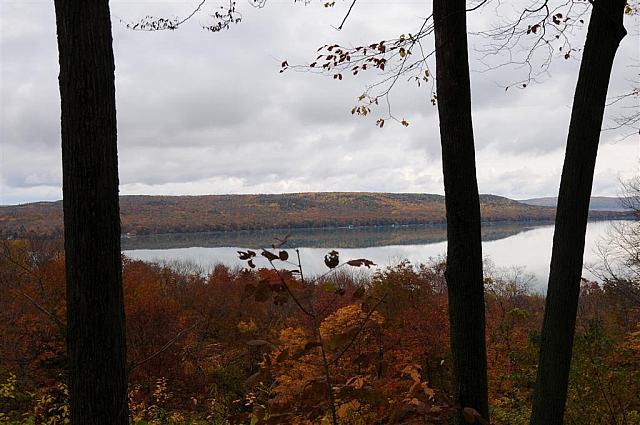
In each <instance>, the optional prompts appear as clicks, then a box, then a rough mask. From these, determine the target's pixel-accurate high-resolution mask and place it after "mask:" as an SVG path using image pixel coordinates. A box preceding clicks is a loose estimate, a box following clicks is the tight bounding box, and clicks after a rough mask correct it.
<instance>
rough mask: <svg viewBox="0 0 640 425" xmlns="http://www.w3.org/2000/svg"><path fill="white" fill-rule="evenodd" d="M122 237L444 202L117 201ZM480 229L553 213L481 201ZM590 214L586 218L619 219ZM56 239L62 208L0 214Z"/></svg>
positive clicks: (345, 220)
mask: <svg viewBox="0 0 640 425" xmlns="http://www.w3.org/2000/svg"><path fill="white" fill-rule="evenodd" d="M120 207H121V212H120V215H121V221H122V231H123V233H130V234H138V235H146V234H163V233H195V232H210V231H231V230H256V229H272V228H312V227H343V226H388V225H392V224H396V225H404V224H432V223H444V222H445V206H444V197H443V196H440V195H429V194H413V193H411V194H409V193H355V192H316V193H296V194H281V195H210V196H122V197H121V201H120ZM481 209H482V219H483V221H485V222H494V221H521V220H552V219H553V218H554V215H555V209H554V208H551V207H542V206H532V205H526V204H523V203H520V202H517V201H514V200H511V199H507V198H503V197H500V196H494V195H482V196H481ZM619 216H620V213H619V212H618V213H612V212H606V211H604V212H603V211H600V212H594V213H593V214H592V218H595V219H605V218H615V217H619ZM30 231H35V232H38V233H46V234H48V235H59V234H61V232H62V202H61V201H58V202H36V203H31V204H25V205H15V206H2V207H0V234H2V235H3V236H5V237H6V236H20V235H23V234H26V233H28V232H30Z"/></svg>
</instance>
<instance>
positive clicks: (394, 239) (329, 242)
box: [122, 221, 610, 289]
mask: <svg viewBox="0 0 640 425" xmlns="http://www.w3.org/2000/svg"><path fill="white" fill-rule="evenodd" d="M609 223H610V222H609V221H600V222H590V223H589V225H588V228H587V238H586V248H585V263H589V262H595V261H597V260H598V257H597V255H596V253H595V247H596V244H597V241H598V240H600V239H601V238H602V237H603V236H604V234H605V231H606V229H607V227H608V226H609ZM482 232H483V254H484V255H485V256H489V257H490V258H491V260H492V262H493V263H494V264H495V265H496V266H497V267H504V268H508V267H511V266H525V267H526V271H527V272H529V273H533V274H534V275H535V281H534V286H535V287H536V288H537V289H542V288H544V287H545V286H546V282H547V278H548V273H549V263H550V260H551V245H552V240H553V225H552V224H550V223H544V224H542V223H531V222H528V223H509V224H493V225H486V226H483V228H482ZM284 234H291V236H290V237H289V240H290V246H291V247H295V248H299V252H300V257H301V262H302V265H303V269H304V271H305V273H306V274H308V275H317V274H321V273H324V272H325V271H326V270H327V268H326V266H325V265H324V261H323V259H324V256H325V254H326V253H327V251H328V250H331V249H336V250H338V251H339V252H340V258H341V260H342V261H346V260H349V259H354V258H367V259H369V260H372V261H373V262H375V263H376V264H378V265H379V266H381V267H385V266H387V265H390V264H397V263H398V262H399V261H401V260H404V259H407V260H409V261H411V262H412V263H414V264H418V263H423V262H427V261H431V260H433V259H436V258H439V257H444V255H445V253H446V237H445V236H446V230H445V227H444V226H402V227H394V228H392V227H377V228H344V229H314V230H308V229H305V230H291V231H290V230H284V231H282V232H280V231H274V230H265V231H258V232H255V231H253V232H220V233H211V234H196V235H150V236H144V237H135V238H134V237H131V238H124V239H123V241H122V242H123V249H125V254H126V255H127V256H128V257H130V258H134V259H141V260H146V261H153V260H165V261H172V260H190V261H195V262H196V263H198V264H200V265H201V266H202V267H204V268H205V269H207V268H209V267H211V266H212V265H215V264H217V263H223V264H226V265H229V266H238V267H244V266H245V265H246V264H245V263H244V262H242V261H240V260H239V259H238V254H237V251H238V250H245V249H254V250H256V249H259V248H261V247H269V245H270V244H271V243H272V242H273V241H274V239H273V238H274V237H283V236H284ZM293 257H294V256H293V255H292V258H293ZM260 260H263V259H262V258H258V261H256V263H257V264H258V266H260V265H266V264H267V262H266V260H264V261H260ZM289 267H293V266H292V265H289ZM583 274H584V275H585V277H587V278H591V279H592V278H594V276H592V275H590V274H589V273H588V272H587V271H586V270H585V271H584V272H583Z"/></svg>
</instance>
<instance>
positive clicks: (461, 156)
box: [433, 0, 489, 423]
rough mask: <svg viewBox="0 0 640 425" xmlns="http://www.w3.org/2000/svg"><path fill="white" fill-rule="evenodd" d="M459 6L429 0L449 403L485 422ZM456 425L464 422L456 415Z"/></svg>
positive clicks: (478, 256) (478, 264) (452, 0)
mask: <svg viewBox="0 0 640 425" xmlns="http://www.w3.org/2000/svg"><path fill="white" fill-rule="evenodd" d="M465 8H466V5H465V1H464V0H434V2H433V16H434V26H435V39H436V72H437V74H436V75H437V78H436V81H437V90H438V114H439V118H440V140H441V144H442V166H443V173H444V189H445V202H446V208H447V269H446V272H445V277H446V280H447V288H448V292H449V321H450V323H451V354H452V361H453V391H454V401H455V403H456V404H457V405H458V406H459V407H460V408H465V407H471V408H474V409H476V410H477V411H478V412H479V413H480V415H482V417H483V418H484V419H485V420H487V421H488V420H489V408H488V401H487V357H486V343H485V315H484V314H485V313H484V282H483V276H482V245H481V237H480V200H479V196H478V183H477V180H476V164H475V147H474V141H473V125H472V121H471V87H470V81H469V58H468V51H467V29H466V11H465ZM456 421H457V423H464V421H463V418H462V415H461V414H458V415H457V418H456Z"/></svg>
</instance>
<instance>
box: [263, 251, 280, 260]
mask: <svg viewBox="0 0 640 425" xmlns="http://www.w3.org/2000/svg"><path fill="white" fill-rule="evenodd" d="M262 256H263V257H265V258H266V259H267V260H269V261H273V260H278V259H280V257H278V256H277V255H276V254H274V253H273V252H271V251H267V250H266V249H263V250H262Z"/></svg>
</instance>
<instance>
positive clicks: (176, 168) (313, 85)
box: [0, 0, 640, 205]
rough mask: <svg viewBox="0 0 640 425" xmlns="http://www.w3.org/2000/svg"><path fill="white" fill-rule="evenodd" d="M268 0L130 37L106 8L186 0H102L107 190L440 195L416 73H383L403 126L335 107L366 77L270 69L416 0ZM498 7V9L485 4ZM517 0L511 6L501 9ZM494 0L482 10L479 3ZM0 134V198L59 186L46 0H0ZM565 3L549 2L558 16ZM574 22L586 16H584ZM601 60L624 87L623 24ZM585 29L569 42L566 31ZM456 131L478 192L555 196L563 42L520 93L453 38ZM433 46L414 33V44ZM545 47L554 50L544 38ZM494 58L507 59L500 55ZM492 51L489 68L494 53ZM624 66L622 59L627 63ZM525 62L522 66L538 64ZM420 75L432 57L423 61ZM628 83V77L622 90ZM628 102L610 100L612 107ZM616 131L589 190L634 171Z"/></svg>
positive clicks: (180, 5)
mask: <svg viewBox="0 0 640 425" xmlns="http://www.w3.org/2000/svg"><path fill="white" fill-rule="evenodd" d="M322 3H323V2H322V1H320V0H317V1H312V2H311V3H310V4H308V5H306V6H305V5H304V4H301V3H297V4H294V3H293V1H292V0H286V1H283V0H268V2H267V4H266V6H265V7H264V8H262V9H256V8H254V7H252V6H251V5H250V4H249V3H248V2H247V1H246V0H245V1H243V0H240V1H239V2H238V4H237V10H238V11H239V12H240V13H242V22H241V23H240V24H238V25H235V26H232V27H231V28H230V29H229V30H228V31H223V32H221V33H210V32H207V31H205V30H203V29H201V26H202V25H207V24H211V23H213V22H214V20H213V19H211V18H210V17H209V15H210V14H213V13H215V11H216V10H217V8H218V7H219V6H221V5H224V2H220V1H212V0H208V2H207V3H206V4H205V6H204V7H203V9H202V11H201V12H200V13H198V14H196V15H195V16H194V17H193V18H192V19H191V20H190V21H188V22H186V23H185V24H183V25H182V26H181V27H180V29H179V30H177V31H175V32H155V33H149V32H134V31H130V30H128V29H126V27H125V25H124V24H123V23H122V22H121V21H120V19H122V20H125V21H135V20H137V19H140V18H143V17H144V16H145V15H154V16H165V17H174V16H177V17H179V18H182V17H185V16H187V15H188V14H189V13H190V12H191V11H192V10H193V9H194V7H195V6H197V4H198V0H193V1H170V2H157V1H136V2H129V1H112V2H111V12H112V25H113V37H114V51H115V59H116V92H117V108H118V145H119V164H120V191H121V194H125V195H129V194H162V195H200V194H228V193H285V192H307V191H372V192H423V193H439V194H442V193H443V182H442V169H441V162H440V142H439V136H438V121H437V109H436V107H434V106H432V105H431V102H430V95H431V92H432V90H433V87H432V85H431V82H429V83H427V84H422V86H421V87H420V88H418V87H417V85H416V84H415V82H407V81H406V78H402V79H400V81H399V82H398V83H397V84H396V86H395V87H394V89H393V91H392V92H391V95H390V104H391V108H392V109H391V112H392V113H393V115H394V116H395V117H397V118H399V119H406V120H407V121H408V122H409V126H408V127H406V128H405V127H403V126H402V125H400V124H398V123H395V122H391V121H388V122H387V124H385V126H384V128H383V129H380V128H378V127H376V125H375V121H376V119H377V118H380V117H386V116H387V114H388V111H387V108H386V106H380V107H377V108H373V109H372V113H371V114H370V115H369V116H367V117H358V116H352V115H351V113H350V111H351V109H352V108H353V107H354V106H356V105H357V104H358V96H359V95H360V94H362V93H363V92H364V91H365V89H366V86H367V84H372V83H375V82H376V81H379V79H380V78H381V77H380V75H378V74H376V73H375V71H374V72H372V73H370V74H369V73H363V74H360V75H358V76H355V77H353V76H347V75H345V77H344V78H343V80H341V81H339V80H334V79H332V78H328V77H325V76H321V75H317V74H312V73H304V72H295V71H293V70H289V71H286V72H284V73H280V72H279V70H280V64H281V62H282V61H284V60H287V61H288V63H289V64H292V65H294V64H308V63H310V62H312V61H313V60H315V58H316V55H317V53H316V50H317V48H318V47H320V46H322V45H324V44H326V43H329V44H333V43H338V44H341V45H345V46H348V45H359V44H362V43H366V44H370V43H372V42H377V41H380V40H382V39H390V38H397V37H398V36H399V35H400V34H403V33H404V34H408V33H416V32H417V30H418V29H419V28H420V26H421V25H422V22H423V20H424V18H425V17H427V16H429V15H430V13H431V10H430V2H429V1H424V0H423V1H402V0H387V1H372V0H359V1H358V2H357V3H356V4H355V7H354V9H353V11H352V13H351V15H350V16H349V18H348V20H347V21H346V24H345V27H344V29H343V30H342V31H340V32H338V31H336V30H335V29H334V27H336V26H338V25H339V24H340V22H341V21H342V19H343V17H344V16H345V14H346V12H347V10H348V8H349V5H350V4H351V1H347V2H343V1H340V0H338V1H337V2H336V5H335V7H333V8H325V7H323V5H322ZM501 3H502V4H503V5H508V3H510V2H504V1H503V2H501ZM513 3H515V4H517V5H520V6H521V5H522V4H523V2H522V1H518V2H513ZM496 4H497V3H496ZM505 7H506V6H503V8H502V9H500V10H497V11H496V9H495V7H494V6H492V7H486V8H484V9H482V10H479V11H476V12H473V13H470V14H469V15H468V19H469V27H470V30H472V31H473V30H483V29H490V28H491V27H492V26H494V25H496V23H497V22H499V20H500V19H501V18H502V19H504V18H505V17H506V16H508V12H509V10H507V9H505ZM0 13H1V21H0V34H1V51H0V57H1V63H0V65H1V68H2V78H1V84H2V86H1V87H2V98H1V102H2V117H1V119H2V122H1V126H2V134H1V137H2V141H1V147H0V149H1V150H0V186H1V188H0V204H2V205H6V204H18V203H25V202H32V201H39V200H58V199H60V198H61V196H62V189H61V181H62V176H61V174H62V168H61V158H60V122H59V119H60V106H59V103H60V100H59V93H58V85H57V77H58V53H57V45H56V29H55V17H54V8H53V1H52V0H48V1H26V0H15V1H13V0H1V3H0ZM565 13H566V11H565ZM586 19H588V13H587V15H586ZM625 25H626V27H627V29H628V31H629V36H627V37H626V38H625V39H624V40H623V42H622V45H621V48H620V50H619V51H618V55H617V58H616V62H615V64H614V73H613V76H612V83H611V86H610V89H609V94H610V95H611V96H615V95H622V94H625V93H628V92H629V91H630V90H631V89H632V87H633V81H637V80H638V67H637V64H638V62H637V61H638V55H639V50H640V49H639V38H638V33H639V24H638V18H637V17H635V18H626V19H625ZM585 33H586V22H585V26H584V28H583V29H582V30H580V29H576V30H575V32H574V36H575V37H574V38H573V39H572V42H573V46H574V47H577V48H579V47H580V46H581V44H582V43H583V42H584V40H583V39H584V36H585ZM469 43H470V48H471V68H472V71H473V72H472V75H471V80H472V90H473V112H474V117H473V121H474V129H475V140H476V149H477V156H476V159H477V168H478V183H479V189H480V192H481V193H492V194H496V195H501V196H506V197H510V198H514V199H525V198H530V197H538V196H555V195H557V190H558V185H559V181H560V174H561V168H562V161H563V156H564V146H565V143H566V136H567V129H568V123H569V118H570V108H571V103H572V98H573V91H574V88H575V82H576V79H577V75H578V67H579V58H580V53H579V51H578V52H573V53H572V57H571V58H570V59H569V60H565V59H564V58H563V57H562V55H563V54H564V53H561V52H559V51H558V53H556V54H555V55H554V59H553V61H552V63H551V65H550V68H549V73H548V74H543V75H541V76H540V77H539V78H538V80H539V83H536V82H532V83H530V84H529V85H528V86H527V88H526V89H518V88H516V87H511V88H510V89H509V90H505V86H508V85H511V84H512V83H514V82H517V81H520V79H521V78H522V76H523V74H522V73H523V72H524V71H523V70H522V69H517V67H513V66H505V67H501V68H499V69H496V70H491V71H484V70H485V69H486V65H484V64H482V63H481V62H480V61H479V60H478V58H480V57H481V55H482V53H481V51H482V50H483V49H485V48H486V46H487V40H486V39H483V38H482V37H479V36H474V35H470V38H469ZM432 44H433V41H432V40H430V39H426V40H425V41H424V45H425V47H430V46H432ZM554 47H557V46H554ZM511 53H513V54H517V53H518V52H517V50H516V51H512V52H511ZM506 58H507V54H506V52H501V55H498V56H497V57H493V58H492V59H491V60H492V61H493V62H491V63H489V65H496V64H500V63H504V62H506V61H507V59H506ZM634 64H635V67H634ZM540 65H541V63H540V62H535V61H534V69H538V67H540ZM429 68H430V71H431V72H432V73H436V70H435V64H434V63H433V61H431V62H429ZM636 87H637V83H636ZM634 106H635V107H638V99H637V98H635V99H627V101H625V102H618V103H616V104H615V105H613V106H612V107H611V108H608V109H607V117H608V118H605V124H604V125H605V126H611V125H612V124H613V121H611V118H612V117H615V116H618V115H619V114H621V113H625V111H627V113H628V111H629V110H628V109H625V108H629V107H634ZM630 133H634V130H633V129H632V128H624V129H620V130H614V131H605V132H603V133H602V139H601V144H600V150H599V155H598V163H597V169H596V176H595V182H594V190H593V193H594V195H607V196H615V195H616V194H617V193H618V191H619V183H618V180H619V179H628V178H630V177H631V176H632V175H635V174H637V172H638V165H639V143H640V140H639V136H638V133H637V129H636V130H635V134H633V135H631V136H629V137H626V138H625V137H624V136H625V135H629V134H630Z"/></svg>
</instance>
